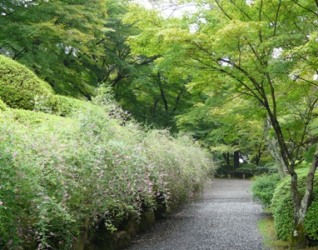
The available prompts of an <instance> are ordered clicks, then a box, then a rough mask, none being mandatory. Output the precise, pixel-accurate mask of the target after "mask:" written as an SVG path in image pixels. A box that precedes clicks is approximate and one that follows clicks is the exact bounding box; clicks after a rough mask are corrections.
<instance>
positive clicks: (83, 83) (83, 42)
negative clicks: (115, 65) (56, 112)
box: [0, 0, 109, 99]
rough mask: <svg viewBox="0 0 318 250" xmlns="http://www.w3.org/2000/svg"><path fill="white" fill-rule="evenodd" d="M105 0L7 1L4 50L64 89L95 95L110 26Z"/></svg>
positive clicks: (1, 25)
mask: <svg viewBox="0 0 318 250" xmlns="http://www.w3.org/2000/svg"><path fill="white" fill-rule="evenodd" d="M106 10H107V5H106V1H105V0H98V1H93V2H87V1H83V0H70V1H59V0H57V1H42V0H34V1H2V2H1V4H0V11H1V16H0V30H1V31H0V41H1V42H0V52H1V53H2V54H4V55H7V56H9V57H11V58H13V59H15V60H18V61H20V62H22V63H23V64H25V65H27V66H28V67H29V68H31V69H32V70H34V71H35V72H36V73H37V74H38V75H39V76H40V77H42V78H43V79H45V80H47V81H48V82H49V83H50V84H51V85H52V87H53V88H54V89H55V90H56V91H57V92H58V93H62V94H68V95H74V96H82V97H83V96H84V97H86V98H88V99H89V98H90V97H91V95H93V93H94V87H95V86H97V85H98V79H97V78H96V76H95V74H94V72H92V71H91V70H90V67H89V66H92V65H94V64H95V61H94V58H93V54H96V53H101V51H100V52H98V49H99V47H98V46H96V43H97V41H99V40H100V39H102V37H105V35H107V33H108V32H109V30H108V29H106V27H105V26H104V23H105V21H106V17H107V15H106V14H107V13H106Z"/></svg>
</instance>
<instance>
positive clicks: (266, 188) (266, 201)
mask: <svg viewBox="0 0 318 250" xmlns="http://www.w3.org/2000/svg"><path fill="white" fill-rule="evenodd" d="M279 181H280V178H279V175H278V174H272V175H267V174H265V175H261V176H257V177H255V179H254V180H253V183H252V193H253V197H254V198H255V199H256V200H258V201H259V202H260V203H261V204H262V205H263V206H264V207H266V208H269V207H270V205H271V201H272V198H273V194H274V191H275V188H276V187H277V185H278V183H279Z"/></svg>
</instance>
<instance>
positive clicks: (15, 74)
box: [0, 55, 53, 110]
mask: <svg viewBox="0 0 318 250" xmlns="http://www.w3.org/2000/svg"><path fill="white" fill-rule="evenodd" d="M52 94H53V90H52V88H51V87H50V85H49V84H48V83H46V82H44V81H43V80H41V79H39V78H38V77H37V76H36V75H35V74H34V73H33V72H32V71H30V70H29V69H28V68H26V67H25V66H23V65H21V64H19V63H18V62H15V61H14V60H12V59H10V58H7V57H5V56H2V55H0V98H1V99H2V100H3V102H5V103H6V104H7V105H8V106H9V107H11V108H21V109H28V110H32V109H34V105H35V103H34V99H35V98H36V97H48V96H50V95H52Z"/></svg>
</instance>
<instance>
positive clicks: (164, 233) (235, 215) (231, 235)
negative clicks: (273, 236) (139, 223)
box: [128, 179, 264, 250]
mask: <svg viewBox="0 0 318 250" xmlns="http://www.w3.org/2000/svg"><path fill="white" fill-rule="evenodd" d="M249 188H250V181H247V180H224V179H215V180H213V182H212V183H209V184H208V185H207V187H206V188H205V191H204V193H203V197H202V198H201V199H200V200H198V201H196V202H193V203H191V204H189V205H187V206H186V207H185V208H184V209H183V210H182V211H180V212H179V213H177V214H174V215H173V216H172V217H171V218H169V219H168V220H163V221H160V222H158V223H156V225H155V226H154V227H153V228H152V229H151V230H150V231H149V232H147V233H145V234H143V235H141V236H138V237H137V238H136V239H135V240H134V241H133V244H132V246H131V247H130V248H128V249H130V250H194V249H200V250H201V249H202V250H203V249H205V250H210V249H211V250H214V249H215V250H232V249H233V250H240V249H250V250H258V249H264V247H263V246H262V237H261V236H260V235H259V233H258V229H257V221H258V220H259V219H260V218H262V210H261V207H260V206H259V205H258V204H255V203H253V201H252V199H251V194H250V191H249Z"/></svg>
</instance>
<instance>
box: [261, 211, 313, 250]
mask: <svg viewBox="0 0 318 250" xmlns="http://www.w3.org/2000/svg"><path fill="white" fill-rule="evenodd" d="M258 229H259V231H260V233H261V235H262V236H263V240H264V246H265V247H266V248H267V249H271V250H284V249H294V248H292V247H291V246H290V243H289V242H288V241H282V240H279V239H277V236H276V232H275V227H274V220H273V218H272V217H271V216H267V217H266V218H264V219H262V220H260V221H259V222H258ZM306 249H310V250H318V247H308V248H306Z"/></svg>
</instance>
